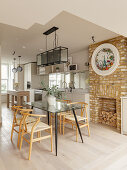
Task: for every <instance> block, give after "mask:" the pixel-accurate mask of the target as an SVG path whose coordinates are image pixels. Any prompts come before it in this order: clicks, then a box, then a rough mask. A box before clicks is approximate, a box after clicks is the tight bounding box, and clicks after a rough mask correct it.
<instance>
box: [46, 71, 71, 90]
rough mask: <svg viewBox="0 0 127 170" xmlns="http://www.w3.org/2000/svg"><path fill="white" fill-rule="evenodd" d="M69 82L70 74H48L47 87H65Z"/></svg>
mask: <svg viewBox="0 0 127 170" xmlns="http://www.w3.org/2000/svg"><path fill="white" fill-rule="evenodd" d="M69 83H70V74H65V75H64V74H60V73H54V74H50V75H49V87H50V88H51V87H52V86H53V85H57V86H58V88H66V87H69Z"/></svg>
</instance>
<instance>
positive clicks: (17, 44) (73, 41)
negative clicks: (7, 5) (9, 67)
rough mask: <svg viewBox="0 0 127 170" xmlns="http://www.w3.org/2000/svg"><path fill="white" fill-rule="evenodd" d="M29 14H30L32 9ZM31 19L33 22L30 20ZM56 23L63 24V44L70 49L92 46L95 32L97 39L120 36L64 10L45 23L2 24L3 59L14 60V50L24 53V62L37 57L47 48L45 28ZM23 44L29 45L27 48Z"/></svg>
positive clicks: (60, 33)
mask: <svg viewBox="0 0 127 170" xmlns="http://www.w3.org/2000/svg"><path fill="white" fill-rule="evenodd" d="M20 2H21V1H20ZM38 10H39V9H38ZM33 12H34V11H33ZM22 13H24V11H22ZM28 15H30V13H29V12H28ZM46 15H47V14H46ZM24 20H25V18H24ZM26 20H27V17H26ZM19 23H20V19H19ZM24 23H25V22H24ZM26 23H27V22H26ZM28 23H29V24H30V22H28ZM31 23H32V22H31ZM10 24H11V23H10ZM29 24H28V25H29ZM13 25H15V24H13ZM52 26H57V27H59V30H58V31H57V35H58V37H59V45H61V46H65V47H68V48H69V53H74V52H77V51H79V50H84V49H86V48H88V45H89V44H91V43H92V40H91V36H93V35H94V36H95V41H96V42H99V41H103V40H106V39H109V38H113V37H116V36H118V34H116V33H114V32H111V31H109V30H107V29H105V28H102V27H100V26H97V25H95V24H93V23H91V22H88V21H86V20H84V19H81V18H79V17H77V16H74V15H72V14H70V13H68V12H61V13H60V14H58V15H57V16H56V17H54V18H53V19H52V20H50V21H49V22H48V23H47V24H45V25H41V24H37V23H36V24H34V25H33V26H32V27H30V28H29V29H27V30H26V29H22V28H18V27H14V26H9V25H6V24H0V43H1V46H2V62H3V63H6V62H12V59H13V58H14V56H12V52H13V51H14V50H15V51H16V54H15V57H17V56H18V55H21V56H22V59H21V60H22V63H27V62H32V61H36V54H37V53H40V52H41V51H40V49H43V51H45V36H44V35H43V32H44V31H46V30H48V29H49V28H51V27H52ZM53 39H54V34H51V35H49V36H48V49H50V48H52V47H53ZM23 46H25V47H26V48H23Z"/></svg>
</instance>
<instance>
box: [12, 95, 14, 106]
mask: <svg viewBox="0 0 127 170" xmlns="http://www.w3.org/2000/svg"><path fill="white" fill-rule="evenodd" d="M11 100H12V101H11V106H14V95H12V96H11Z"/></svg>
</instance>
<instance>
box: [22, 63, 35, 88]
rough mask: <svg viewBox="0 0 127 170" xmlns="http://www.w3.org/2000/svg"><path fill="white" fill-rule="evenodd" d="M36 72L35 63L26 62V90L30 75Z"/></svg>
mask: <svg viewBox="0 0 127 170" xmlns="http://www.w3.org/2000/svg"><path fill="white" fill-rule="evenodd" d="M36 74H37V66H36V63H28V64H25V65H24V90H27V84H28V82H29V83H31V78H32V75H36Z"/></svg>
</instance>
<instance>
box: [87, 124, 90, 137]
mask: <svg viewBox="0 0 127 170" xmlns="http://www.w3.org/2000/svg"><path fill="white" fill-rule="evenodd" d="M87 127H88V135H89V136H90V127H89V123H88V126H87Z"/></svg>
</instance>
